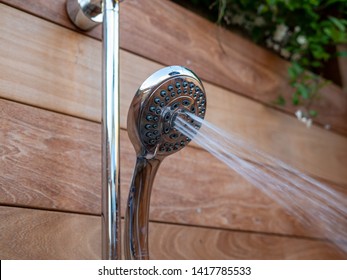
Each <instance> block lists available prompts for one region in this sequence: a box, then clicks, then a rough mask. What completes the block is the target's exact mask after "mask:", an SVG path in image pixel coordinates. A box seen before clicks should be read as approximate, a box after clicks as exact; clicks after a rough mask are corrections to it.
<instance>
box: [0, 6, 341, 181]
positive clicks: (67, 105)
mask: <svg viewBox="0 0 347 280" xmlns="http://www.w3.org/2000/svg"><path fill="white" fill-rule="evenodd" d="M1 12H2V14H3V16H2V17H1V19H0V23H1V24H0V34H2V35H1V36H2V38H3V39H2V44H1V45H0V58H1V59H0V69H1V73H2V75H1V77H0V96H2V97H5V98H8V99H12V100H16V101H20V102H23V103H27V104H31V105H34V106H38V107H42V108H46V109H49V110H53V111H58V112H62V113H65V114H70V115H74V116H78V117H81V118H85V119H90V120H93V121H100V115H101V113H100V107H101V106H100V103H101V102H100V77H101V71H100V67H101V62H100V59H97V58H98V57H101V53H100V43H99V42H98V41H96V40H93V39H91V38H88V37H86V36H83V35H80V34H77V33H75V32H71V31H68V30H66V29H64V28H61V27H59V26H56V25H54V24H50V23H47V22H45V21H43V20H41V19H38V18H36V17H33V16H31V15H28V14H25V13H22V12H19V11H17V10H15V9H12V8H9V7H7V6H4V5H1ZM13 18H16V21H13V20H12V19H13ZM28 22H30V24H28ZM66 42H69V43H68V44H67V43H66ZM161 67H162V65H160V64H158V63H154V62H151V61H149V60H146V59H144V58H141V57H139V56H136V55H133V54H130V53H128V52H124V51H122V52H121V68H122V71H121V94H122V96H121V125H122V127H123V128H126V115H127V109H128V108H129V104H130V102H131V99H132V98H133V94H134V93H135V92H136V90H137V88H138V86H139V85H140V84H141V83H142V82H143V80H145V79H146V77H148V76H149V75H150V74H151V73H152V72H153V71H155V70H157V69H159V68H161ZM198 74H199V73H198ZM19 80H20V83H19V82H18V81H19ZM204 84H205V87H206V91H207V94H208V104H209V105H208V110H207V116H206V119H207V120H208V121H210V122H211V123H214V124H216V125H217V126H219V127H220V128H222V129H224V130H225V131H227V132H233V133H235V134H238V135H240V136H241V137H242V138H243V139H246V140H247V141H248V142H253V145H254V147H255V148H259V149H261V150H264V151H266V152H267V153H270V154H272V155H274V156H275V157H277V158H279V159H281V160H283V161H285V162H287V163H288V164H290V165H293V166H294V167H295V168H298V169H300V170H302V171H303V172H306V173H309V174H312V175H314V176H318V177H320V178H323V179H326V180H328V181H333V182H336V183H340V184H344V183H345V182H346V181H347V173H346V172H345V166H347V149H346V146H347V141H346V139H345V138H343V137H341V136H338V135H335V134H332V133H329V132H327V131H324V130H322V129H320V128H318V127H313V128H312V129H310V130H308V129H306V127H304V126H303V125H302V124H301V123H299V122H298V121H297V120H295V119H293V118H291V117H289V116H287V115H284V114H281V113H280V112H278V111H277V110H273V109H270V108H267V107H264V106H262V105H260V104H258V103H256V102H253V101H251V100H249V99H246V98H243V97H240V96H239V95H237V94H234V93H233V92H230V91H227V90H224V89H222V88H220V87H217V86H214V85H212V84H210V83H204ZM322 159H324V160H322Z"/></svg>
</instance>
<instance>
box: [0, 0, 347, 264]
mask: <svg viewBox="0 0 347 280" xmlns="http://www.w3.org/2000/svg"><path fill="white" fill-rule="evenodd" d="M2 2H3V3H0V12H1V15H2V16H1V17H0V38H1V44H0V128H1V130H0V156H1V158H0V217H1V219H0V258H2V259H97V258H100V227H101V221H100V211H101V210H100V209H101V205H100V200H101V198H100V191H101V190H100V181H101V179H100V169H101V164H100V162H101V158H100V153H101V151H100V150H101V146H100V115H101V113H100V108H101V100H100V98H101V89H100V84H101V81H100V80H101V42H100V28H97V29H95V30H93V31H91V32H89V33H81V32H78V31H77V30H75V28H74V27H73V26H72V25H71V23H70V22H69V21H68V18H67V16H66V13H65V7H64V5H65V0H56V1H53V0H50V1H43V0H41V1H33V0H31V1H19V0H5V1H4V0H3V1H2ZM221 46H222V47H221ZM121 47H122V50H121V126H122V131H121V141H122V142H121V164H122V165H121V181H122V185H121V188H122V205H123V206H124V205H125V202H126V197H127V191H128V187H129V183H130V177H131V174H132V169H133V165H134V160H135V158H134V157H135V154H134V151H133V148H132V145H131V143H130V141H129V139H128V136H127V132H126V129H127V127H126V114H127V109H128V107H129V104H130V101H131V99H132V97H133V95H134V93H135V91H136V90H137V88H138V86H139V85H140V84H141V83H142V81H143V80H144V79H146V77H148V76H149V75H150V74H151V73H152V72H153V71H155V70H157V69H159V68H161V67H163V66H165V65H170V64H180V65H185V66H187V67H189V68H191V69H193V70H194V71H195V72H196V73H197V74H198V75H199V76H200V77H201V78H202V79H203V81H204V85H205V88H206V92H207V95H208V96H207V97H208V103H209V105H208V106H209V107H208V109H207V116H206V119H207V120H208V121H210V122H212V123H214V124H216V125H218V126H219V127H221V128H222V129H224V130H226V131H230V132H231V131H232V132H235V133H238V134H240V135H241V136H242V137H244V138H245V139H248V140H249V141H250V142H251V143H252V144H253V145H254V146H255V147H257V148H260V149H262V150H264V151H266V152H268V153H271V154H272V155H274V156H276V157H277V158H280V159H282V160H284V161H285V162H287V163H289V164H291V165H293V166H294V167H296V168H298V169H299V170H302V171H304V172H306V173H307V174H309V175H311V176H313V177H314V178H316V179H318V180H321V181H322V182H324V183H327V184H330V185H332V186H336V187H339V188H340V189H342V190H346V187H347V183H346V182H347V173H346V172H345V170H346V166H347V149H346V148H347V138H346V134H347V127H346V122H345V120H346V97H345V96H344V95H343V94H342V91H341V89H339V88H338V87H336V86H334V85H331V86H329V87H328V88H327V89H325V92H324V96H325V98H323V99H322V100H321V101H320V104H318V105H317V106H320V108H321V110H322V112H324V113H323V114H322V115H321V116H320V118H319V119H318V121H317V124H315V125H314V126H313V127H312V128H310V129H307V128H306V127H304V126H303V125H302V124H300V123H299V122H298V121H297V120H296V119H295V118H294V117H293V114H292V113H293V111H294V110H295V108H292V107H286V108H273V107H270V106H269V103H270V101H271V100H273V99H274V98H275V96H276V95H277V93H278V92H279V91H283V92H286V93H287V94H290V88H289V87H288V85H287V83H286V74H285V73H286V66H287V64H286V62H284V61H282V60H281V59H279V58H277V57H275V56H274V55H272V54H271V53H269V52H267V51H266V50H263V49H261V48H259V47H257V46H255V45H253V44H251V43H250V42H248V41H246V40H244V39H242V38H240V37H238V36H236V35H234V34H232V33H230V32H226V31H224V30H221V29H219V28H218V27H216V26H215V25H214V24H212V23H209V22H207V21H206V20H204V19H202V18H199V17H197V16H196V15H193V14H191V13H190V12H189V11H186V10H184V9H182V8H181V7H179V6H176V5H175V4H173V3H171V2H169V1H159V0H154V1H140V0H127V1H124V2H123V3H122V4H121ZM327 123H328V124H330V125H331V127H332V130H333V131H327V130H325V129H323V128H322V125H324V124H327ZM346 203H347V202H346ZM123 210H124V209H122V212H124V211H123ZM150 220H151V224H150V252H151V258H153V259H340V258H346V255H343V254H342V253H341V252H339V251H338V250H337V249H336V248H335V247H334V246H333V245H331V243H330V242H329V241H328V240H324V239H323V237H322V236H321V235H320V234H319V233H317V232H312V231H309V230H308V229H307V228H305V227H304V226H303V225H301V224H300V223H298V221H296V220H295V219H294V218H293V217H292V216H290V215H288V214H287V213H286V211H285V210H284V209H283V208H282V207H281V206H280V205H278V204H277V203H276V202H275V201H273V200H271V199H270V198H268V197H267V196H266V195H264V194H263V193H261V192H260V191H258V190H257V189H255V188H254V187H253V186H252V185H250V184H249V183H247V182H246V181H245V180H244V179H243V178H242V177H240V176H239V175H237V174H236V173H234V172H233V171H231V170H230V169H228V168H227V167H225V166H224V165H223V164H222V163H220V162H218V161H217V160H216V159H214V158H213V157H212V156H211V155H210V154H208V153H207V152H205V151H203V150H202V149H200V148H199V147H197V146H196V145H194V143H192V145H190V146H189V147H187V148H185V149H184V151H182V152H180V153H177V154H175V155H173V156H171V157H169V158H167V159H166V160H165V161H164V163H163V165H162V167H161V169H160V170H159V172H158V174H157V178H156V180H155V186H154V189H153V194H152V201H151V212H150ZM346 230H347V229H346Z"/></svg>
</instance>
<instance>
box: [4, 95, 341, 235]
mask: <svg viewBox="0 0 347 280" xmlns="http://www.w3.org/2000/svg"><path fill="white" fill-rule="evenodd" d="M0 108H1V115H0V126H1V128H2V129H1V139H2V140H1V146H0V147H1V149H0V155H1V158H0V159H1V160H0V170H1V171H2V172H1V173H0V203H1V204H6V205H22V206H27V207H33V208H44V209H59V210H64V211H72V212H83V213H91V214H100V209H101V207H100V200H101V199H100V192H101V189H100V185H101V183H100V178H101V175H100V168H101V167H100V162H101V160H100V154H101V152H100V150H101V149H100V139H101V138H100V125H99V124H97V123H93V122H89V121H86V120H81V119H78V118H73V117H71V116H66V115H61V114H58V113H53V112H49V111H46V110H43V109H39V108H33V107H30V106H27V105H23V104H18V103H15V102H11V101H5V100H1V99H0ZM134 161H135V154H134V151H133V148H132V145H131V144H130V141H129V140H128V138H127V135H126V132H125V131H122V132H121V164H122V168H121V182H122V196H121V197H122V205H123V207H124V205H126V199H127V195H128V188H129V185H130V178H131V176H132V172H133V166H134ZM330 183H331V182H328V185H329V184H330ZM217 186H218V187H217ZM344 189H346V188H345V187H344ZM150 219H151V220H152V221H161V222H171V223H180V224H192V225H200V226H209V227H221V228H227V229H239V230H249V231H259V232H269V233H271V232H273V233H280V234H287V235H303V236H321V233H320V232H316V231H308V230H307V229H306V228H305V227H304V226H302V225H301V224H299V223H298V221H297V220H295V218H294V217H291V216H290V215H288V214H287V213H286V212H285V211H284V209H283V208H282V207H281V206H280V205H278V204H277V203H275V202H274V201H272V200H271V199H269V198H268V197H267V196H266V195H264V194H263V193H262V192H260V191H259V190H257V189H255V188H254V187H253V186H251V185H250V184H249V183H247V182H246V181H245V180H244V179H243V178H242V177H241V176H239V175H238V174H236V173H235V172H233V171H232V170H230V169H228V168H227V167H226V166H225V165H223V164H222V163H220V162H219V161H217V160H216V159H215V158H213V157H212V156H211V155H210V154H209V153H207V152H204V151H202V150H200V149H196V148H193V147H186V148H185V151H184V152H180V153H177V154H174V155H172V156H170V157H168V158H167V159H165V161H164V162H163V164H162V166H161V168H160V169H159V171H158V174H157V177H156V179H155V182H154V188H153V194H152V198H151V213H150Z"/></svg>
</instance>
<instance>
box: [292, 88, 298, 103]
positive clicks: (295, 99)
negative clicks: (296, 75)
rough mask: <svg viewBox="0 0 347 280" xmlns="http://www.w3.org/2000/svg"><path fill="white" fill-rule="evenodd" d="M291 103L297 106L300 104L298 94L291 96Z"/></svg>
mask: <svg viewBox="0 0 347 280" xmlns="http://www.w3.org/2000/svg"><path fill="white" fill-rule="evenodd" d="M292 103H293V104H294V105H299V103H300V99H299V94H298V92H297V91H296V92H295V93H294V94H293V97H292Z"/></svg>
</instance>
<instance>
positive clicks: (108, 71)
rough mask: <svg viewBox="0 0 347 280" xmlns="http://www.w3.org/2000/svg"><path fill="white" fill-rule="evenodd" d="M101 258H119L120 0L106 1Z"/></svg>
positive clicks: (104, 15)
mask: <svg viewBox="0 0 347 280" xmlns="http://www.w3.org/2000/svg"><path fill="white" fill-rule="evenodd" d="M102 33H103V103H102V104H103V105H102V108H103V109H102V112H103V114H102V154H103V160H102V238H103V240H102V258H103V259H120V258H121V246H120V236H121V230H120V207H119V203H120V197H119V196H120V176H119V175H120V174H119V172H120V165H119V163H120V154H119V148H120V147H119V130H120V123H119V118H120V114H119V109H120V108H119V1H115V0H104V1H103V32H102Z"/></svg>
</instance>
